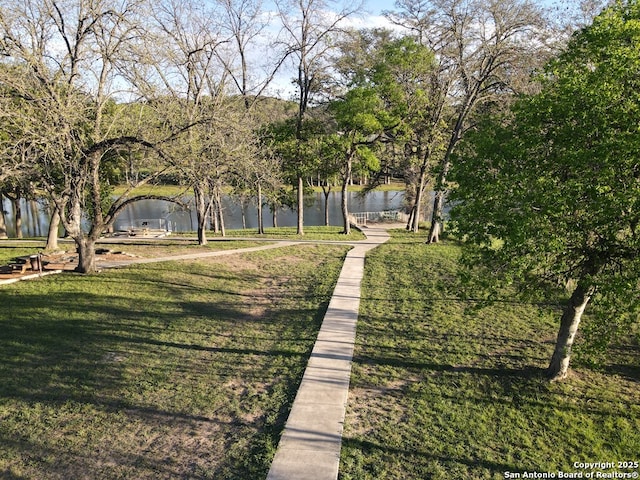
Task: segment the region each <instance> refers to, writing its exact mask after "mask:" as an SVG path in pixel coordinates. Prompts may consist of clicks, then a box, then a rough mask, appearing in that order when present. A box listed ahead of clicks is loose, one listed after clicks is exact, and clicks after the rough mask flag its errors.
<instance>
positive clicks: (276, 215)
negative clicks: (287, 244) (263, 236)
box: [271, 207, 278, 228]
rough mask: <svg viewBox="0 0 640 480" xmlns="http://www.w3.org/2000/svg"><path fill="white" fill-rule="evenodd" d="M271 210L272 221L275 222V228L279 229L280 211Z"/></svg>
mask: <svg viewBox="0 0 640 480" xmlns="http://www.w3.org/2000/svg"><path fill="white" fill-rule="evenodd" d="M271 208H272V210H271V220H272V222H273V228H278V211H277V210H276V209H275V208H274V207H271Z"/></svg>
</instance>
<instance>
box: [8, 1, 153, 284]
mask: <svg viewBox="0 0 640 480" xmlns="http://www.w3.org/2000/svg"><path fill="white" fill-rule="evenodd" d="M141 15H142V11H141V4H140V2H139V1H137V0H127V1H124V2H115V1H111V0H97V1H95V2H80V3H78V2H74V1H68V0H62V1H57V0H45V1H37V2H36V1H31V0H26V1H21V2H15V1H5V2H3V4H2V8H1V9H0V37H1V38H2V40H1V41H0V42H1V43H0V50H1V51H2V53H3V55H4V57H3V61H4V62H5V63H6V64H7V65H8V66H9V67H10V68H20V69H21V70H23V73H24V74H19V75H6V73H7V71H8V69H2V70H0V72H1V73H0V74H4V75H2V79H1V83H2V84H3V85H5V86H6V88H7V89H8V90H9V91H10V95H11V96H12V98H14V99H17V101H19V102H20V105H21V110H20V111H21V113H20V124H21V126H22V127H23V130H22V132H23V137H22V141H23V143H24V144H25V145H27V146H28V148H29V149H30V150H29V160H30V165H31V166H32V167H34V168H35V170H36V171H37V179H38V185H39V186H40V187H41V188H43V189H44V190H45V191H46V192H47V194H48V196H49V197H50V199H51V200H52V201H53V203H54V204H55V206H56V207H57V209H58V211H59V213H60V220H61V223H62V224H63V226H64V228H65V230H66V231H67V233H68V234H69V235H70V236H71V237H72V238H73V239H74V241H75V242H76V246H77V250H78V256H79V262H78V268H77V270H78V271H79V272H83V273H88V272H92V271H94V270H95V251H94V250H95V248H94V246H95V242H96V241H97V239H98V238H99V237H100V236H101V235H102V234H103V232H104V231H105V230H106V229H107V228H108V227H109V226H110V225H112V224H113V222H114V220H115V218H116V216H117V214H118V213H119V212H120V211H122V209H123V208H125V207H126V205H128V204H129V203H131V202H133V201H136V200H137V199H139V198H147V196H145V197H140V196H137V197H136V196H132V195H131V191H132V189H133V187H135V185H131V186H130V188H129V189H127V191H126V193H125V194H124V195H122V196H120V197H118V198H115V199H114V198H112V197H111V193H112V192H111V189H110V186H109V182H108V178H107V177H106V176H105V173H106V171H107V170H108V169H107V167H106V163H108V162H109V161H112V160H114V159H117V158H119V157H120V152H121V150H122V149H125V148H127V149H137V148H144V149H154V145H152V144H150V143H149V142H148V141H146V140H144V139H142V138H140V137H138V136H136V135H135V134H131V133H129V132H127V133H123V132H121V131H118V130H117V128H116V125H117V124H118V114H119V110H118V108H116V104H115V102H114V95H115V93H116V92H117V90H118V88H117V85H118V81H119V80H120V79H119V76H118V68H117V67H119V66H120V64H121V63H122V62H123V61H124V59H125V58H126V55H125V50H126V47H128V46H129V45H130V43H131V42H134V41H135V40H136V39H137V38H138V36H139V34H140V31H139V28H138V25H140V24H141V23H143V22H141V18H142V17H141ZM145 163H146V168H147V172H148V176H147V177H146V179H145V180H143V181H142V182H141V183H146V182H148V181H150V180H151V179H152V178H153V177H154V172H156V173H157V172H158V171H159V170H161V169H162V168H163V167H162V166H159V165H158V164H156V165H154V164H153V161H151V159H147V160H146V162H145ZM86 224H88V226H87V227H85V225H86Z"/></svg>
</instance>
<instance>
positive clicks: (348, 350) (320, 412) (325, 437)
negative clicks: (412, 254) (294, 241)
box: [267, 226, 392, 480]
mask: <svg viewBox="0 0 640 480" xmlns="http://www.w3.org/2000/svg"><path fill="white" fill-rule="evenodd" d="M387 228H392V227H391V226H388V227H387ZM363 231H364V232H365V234H366V235H367V240H365V241H363V242H358V243H356V244H355V247H354V248H353V249H352V250H350V251H349V253H348V254H347V257H346V259H345V262H344V265H343V266H342V271H341V273H340V277H339V278H338V283H337V285H336V288H335V290H334V292H333V296H332V298H331V301H330V302H329V307H328V309H327V313H326V314H325V317H324V320H323V323H322V326H321V328H320V332H319V334H318V339H317V341H316V343H315V346H314V348H313V351H312V352H311V357H310V359H309V363H308V365H307V368H306V370H305V373H304V376H303V378H302V383H301V384H300V388H299V389H298V394H297V395H296V398H295V400H294V402H293V407H292V409H291V413H290V414H289V418H288V420H287V424H286V426H285V429H284V432H283V433H282V437H281V438H280V444H279V445H278V450H277V451H276V455H275V458H274V460H273V463H272V464H271V469H270V471H269V475H268V477H267V480H307V479H308V480H325V479H326V480H336V479H337V478H338V466H339V464H340V447H341V443H342V428H343V423H344V417H345V411H346V405H347V395H348V393H349V379H350V376H351V360H352V356H353V348H354V342H355V335H356V323H357V320H358V311H359V308H360V283H361V281H362V278H363V276H364V257H365V254H366V252H367V251H369V250H371V249H373V248H375V247H377V246H378V245H380V244H382V243H384V242H386V241H387V240H388V239H389V235H388V234H387V232H386V229H385V228H383V227H372V228H366V229H363Z"/></svg>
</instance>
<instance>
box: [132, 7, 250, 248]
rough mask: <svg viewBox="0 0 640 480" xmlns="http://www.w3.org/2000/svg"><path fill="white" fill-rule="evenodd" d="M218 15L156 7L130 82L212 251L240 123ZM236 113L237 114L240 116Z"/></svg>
mask: <svg viewBox="0 0 640 480" xmlns="http://www.w3.org/2000/svg"><path fill="white" fill-rule="evenodd" d="M216 20H217V18H216V16H215V12H214V11H211V10H210V9H209V7H208V6H207V5H206V4H204V3H200V2H191V1H186V0H176V1H174V0H168V1H165V2H159V3H157V4H156V5H155V6H154V9H153V15H152V17H151V19H150V22H148V25H147V32H146V35H145V38H144V41H141V42H139V43H138V44H137V45H136V50H135V58H136V62H135V63H134V64H132V65H130V66H129V69H128V71H127V77H128V79H129V81H130V82H132V83H133V84H134V85H136V86H137V88H138V89H139V90H140V92H142V94H143V95H144V97H145V99H146V100H147V103H148V105H149V106H150V107H152V108H153V111H154V117H155V120H156V125H154V129H155V130H156V133H155V134H156V135H157V139H156V142H158V143H159V144H162V148H163V150H164V151H165V152H166V154H167V155H168V156H169V157H170V159H169V161H170V163H171V164H172V165H173V166H174V167H175V168H176V170H177V172H178V173H179V176H180V181H181V182H183V183H184V184H185V185H186V186H187V187H190V188H192V189H193V192H194V202H195V210H196V217H197V223H198V226H197V230H198V244H200V245H205V244H206V243H207V238H206V226H207V220H208V218H209V212H210V211H211V209H212V208H213V209H216V206H218V209H217V210H216V215H220V218H221V212H220V211H219V207H220V202H219V201H218V200H219V199H220V196H221V189H222V188H223V186H224V184H226V182H227V181H228V179H227V178H225V175H226V171H227V169H228V152H229V149H232V148H236V146H235V145H231V144H230V142H229V141H228V139H227V137H228V136H230V135H231V136H233V138H234V140H236V141H238V142H239V144H240V143H241V139H242V136H241V135H235V132H236V131H238V128H236V127H237V126H238V125H240V123H239V122H238V120H237V118H236V117H237V115H236V114H235V112H233V110H234V109H233V106H231V105H229V104H228V102H227V101H226V92H225V88H226V84H225V82H226V78H227V75H228V71H227V70H226V69H225V66H224V64H223V62H221V61H220V58H222V57H223V53H222V52H221V45H223V44H224V43H226V39H225V38H223V37H222V34H221V32H220V31H219V28H218V26H217V24H216ZM232 112H233V113H232Z"/></svg>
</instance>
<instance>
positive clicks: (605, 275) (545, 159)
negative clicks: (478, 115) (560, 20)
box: [452, 1, 640, 343]
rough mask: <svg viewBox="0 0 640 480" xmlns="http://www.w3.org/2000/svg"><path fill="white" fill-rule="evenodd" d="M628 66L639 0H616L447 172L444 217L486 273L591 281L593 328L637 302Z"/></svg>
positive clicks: (636, 47)
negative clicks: (448, 205)
mask: <svg viewBox="0 0 640 480" xmlns="http://www.w3.org/2000/svg"><path fill="white" fill-rule="evenodd" d="M638 69H640V4H639V3H638V2H637V1H631V2H625V3H618V4H616V5H615V6H613V7H611V8H609V9H607V10H605V11H604V12H603V13H602V14H601V15H600V16H598V17H597V18H596V19H595V21H594V23H593V25H592V26H590V27H587V28H585V29H584V30H582V31H581V32H579V33H578V34H576V35H575V36H574V38H573V39H572V40H571V42H570V44H569V45H568V47H567V49H566V51H565V52H564V53H562V54H561V55H559V56H558V57H557V58H556V59H554V60H553V61H551V62H550V63H549V64H548V66H547V68H546V69H545V71H544V74H543V76H542V79H541V82H542V90H541V92H540V93H539V94H537V95H532V96H529V97H523V98H521V99H520V101H519V102H518V103H517V105H516V106H515V107H514V109H513V112H512V114H510V115H505V116H503V117H501V118H492V119H490V120H488V121H487V122H486V123H484V124H482V125H481V126H480V127H479V128H478V130H477V132H476V133H475V135H473V136H472V138H471V141H470V142H468V143H467V145H466V150H465V151H464V153H463V154H461V157H460V158H459V159H458V160H457V163H456V165H455V166H454V172H453V174H454V180H455V182H457V184H458V188H457V189H456V191H455V192H454V194H453V195H452V199H453V201H454V202H455V204H456V206H455V207H454V208H453V211H452V217H453V218H454V220H455V224H456V226H457V229H458V231H459V232H460V234H462V235H465V236H466V237H467V238H468V239H469V240H471V241H473V242H474V243H476V244H478V245H480V251H479V254H478V255H477V256H474V257H473V259H472V261H473V262H476V261H480V260H482V261H483V262H484V265H488V268H489V270H488V273H487V276H486V279H487V280H490V279H491V278H492V273H495V272H496V271H501V272H505V273H506V275H507V276H506V278H507V279H511V280H513V281H515V282H518V283H520V284H521V285H522V286H523V287H525V288H529V289H533V288H534V286H536V285H538V286H540V285H544V286H547V287H556V289H557V287H558V286H560V287H564V285H566V284H567V282H568V281H569V280H576V281H580V282H582V283H583V284H585V285H593V286H595V287H596V288H597V297H596V303H597V304H599V305H600V308H597V309H596V310H597V312H598V313H599V316H600V324H599V325H600V326H598V327H594V330H593V331H594V332H597V334H596V335H595V337H597V338H598V339H600V340H603V339H609V338H610V337H611V336H612V335H613V336H615V334H620V333H625V332H629V329H630V328H631V324H633V323H637V322H638V318H639V317H638V314H639V312H640V298H638V296H637V292H638V288H639V287H640V284H639V283H638V278H639V277H640V231H639V230H638V224H639V222H640V164H639V163H638V154H637V152H638V151H639V148H640V131H638V126H637V122H636V121H635V119H637V118H638V116H639V115H640V96H639V95H638V91H640V79H639V78H638V75H637V72H638ZM495 239H499V240H500V243H498V244H496V243H495V242H494V241H495ZM469 258H471V257H469ZM469 263H472V262H469ZM499 278H503V277H502V276H501V277H499ZM501 281H502V280H501ZM614 305H618V306H619V307H617V308H613V307H614ZM604 332H608V333H607V334H606V335H605V334H604ZM601 343H602V342H601ZM604 343H606V342H604Z"/></svg>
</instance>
